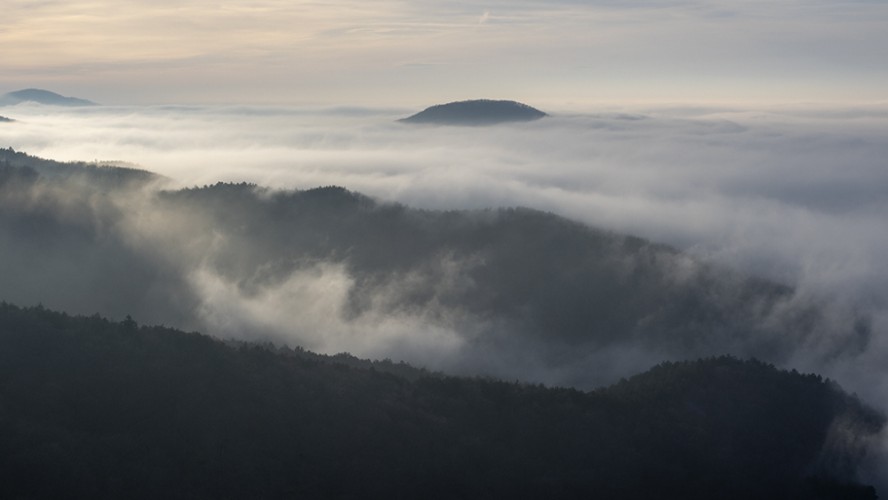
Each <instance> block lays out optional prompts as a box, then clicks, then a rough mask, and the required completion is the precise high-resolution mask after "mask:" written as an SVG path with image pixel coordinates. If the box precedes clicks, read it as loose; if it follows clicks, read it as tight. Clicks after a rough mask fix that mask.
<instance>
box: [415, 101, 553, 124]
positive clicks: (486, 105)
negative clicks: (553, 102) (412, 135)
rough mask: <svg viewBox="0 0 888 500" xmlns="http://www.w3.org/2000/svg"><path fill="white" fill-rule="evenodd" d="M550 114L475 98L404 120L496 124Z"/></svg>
mask: <svg viewBox="0 0 888 500" xmlns="http://www.w3.org/2000/svg"><path fill="white" fill-rule="evenodd" d="M546 116H548V115H547V114H546V113H544V112H542V111H540V110H538V109H536V108H533V107H531V106H528V105H527V104H523V103H520V102H515V101H503V100H493V99H475V100H470V101H457V102H449V103H447V104H437V105H435V106H431V107H428V108H426V109H424V110H422V111H420V112H419V113H416V114H415V115H411V116H408V117H407V118H403V119H401V120H400V121H401V122H405V123H430V124H438V125H495V124H497V123H508V122H526V121H533V120H539V119H540V118H543V117H546Z"/></svg>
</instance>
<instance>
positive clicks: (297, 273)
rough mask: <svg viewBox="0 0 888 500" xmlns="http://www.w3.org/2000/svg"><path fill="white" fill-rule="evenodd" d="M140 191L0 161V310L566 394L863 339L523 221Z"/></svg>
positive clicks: (135, 185) (688, 270)
mask: <svg viewBox="0 0 888 500" xmlns="http://www.w3.org/2000/svg"><path fill="white" fill-rule="evenodd" d="M157 180H158V177H157V176H154V175H153V174H150V173H148V172H145V171H141V170H134V169H125V168H109V167H103V166H96V165H95V164H83V163H59V162H53V161H50V160H42V159H39V158H35V157H33V156H29V155H26V154H24V153H20V152H15V151H12V150H11V149H0V255H2V256H3V258H2V259H0V276H2V277H3V279H2V280H0V299H2V300H8V301H10V302H13V303H18V304H37V303H42V304H44V305H46V306H48V307H50V308H54V309H58V310H64V311H67V312H70V313H81V314H92V313H93V312H99V313H101V314H103V315H107V316H110V317H114V318H117V319H122V318H123V317H124V316H125V315H126V314H132V315H134V316H136V317H138V318H140V319H141V320H142V321H145V322H149V323H157V324H167V325H173V326H177V327H180V328H184V329H188V330H200V331H205V332H208V333H211V334H214V335H218V336H225V337H231V338H243V337H239V336H240V335H242V334H243V333H244V331H245V330H246V331H248V332H249V333H250V334H252V335H255V336H254V337H252V338H262V339H273V340H275V341H279V342H290V343H294V344H299V345H305V346H306V347H310V348H312V349H315V350H319V351H323V352H328V353H329V352H338V351H348V352H352V353H355V354H362V352H361V351H360V349H361V348H364V349H366V350H365V351H364V352H363V353H364V354H372V355H373V356H381V357H392V358H397V359H407V360H414V361H417V362H421V363H427V362H429V361H427V360H431V361H434V362H436V363H437V364H436V365H434V366H432V368H434V369H437V370H443V371H449V372H451V373H462V374H481V373H483V374H490V375H495V376H500V377H503V378H507V379H510V380H513V379H516V378H519V379H522V380H530V381H542V382H546V383H550V384H557V385H571V386H575V387H581V388H590V387H595V386H597V385H600V384H602V383H605V382H612V381H613V380H616V379H618V378H619V377H620V376H624V375H627V374H629V373H635V372H637V371H639V370H642V369H644V368H647V367H648V366H650V365H651V364H653V363H655V362H657V361H659V360H663V359H688V358H697V357H706V356H712V355H719V354H733V355H737V356H740V357H756V358H759V359H764V360H766V361H768V362H773V363H778V364H779V363H784V362H786V361H787V360H789V359H798V358H805V359H812V360H819V359H835V358H836V357H840V356H854V355H857V354H859V353H860V352H863V351H864V350H865V349H866V348H867V345H868V343H869V342H870V336H871V333H872V327H871V324H870V319H869V317H868V316H867V315H866V314H864V313H858V312H857V311H856V310H853V309H848V310H844V309H842V310H836V309H834V308H831V307H829V306H830V305H831V304H830V303H829V302H827V301H826V300H824V299H822V298H821V297H816V296H811V295H806V294H797V293H796V292H795V290H793V288H791V287H789V286H784V285H782V284H779V283H774V282H770V281H767V280H763V279H758V278H756V277H755V276H747V275H743V274H740V273H737V272H733V271H731V270H728V269H724V268H720V267H717V266H712V265H707V264H706V263H703V262H700V261H698V260H695V259H694V258H692V257H690V256H688V255H687V254H683V253H681V252H679V251H677V250H675V249H673V248H669V247H667V246H664V245H659V244H656V243H653V242H650V241H646V240H644V239H641V238H636V237H633V236H628V235H623V234H617V233H613V232H609V231H605V230H601V229H597V228H592V227H589V226H586V225H584V224H581V223H578V222H575V221H570V220H567V219H565V218H563V217H559V216H557V215H555V214H551V213H545V212H540V211H537V210H532V209H527V208H493V209H490V210H474V211H429V210H419V209H415V208H410V207H406V206H403V205H399V204H393V203H385V202H380V201H377V200H373V199H371V198H369V197H367V196H364V195H361V194H358V193H354V192H351V191H348V190H346V189H344V188H340V187H323V188H316V189H308V190H273V189H267V188H262V187H260V186H255V185H249V184H223V183H219V184H215V185H211V186H204V187H198V188H192V189H183V190H175V191H158V190H155V189H143V188H144V187H145V186H153V185H155V184H156V182H157ZM240 326H247V327H248V328H240ZM330 339H333V340H332V341H331V340H330ZM802 351H803V352H802ZM590 363H592V364H596V365H597V366H600V367H602V368H601V371H600V372H599V371H596V372H594V373H590V372H589V371H588V370H585V368H584V367H585V366H588V365H589V364H590ZM607 365H610V371H609V372H608V371H607V368H606V367H607Z"/></svg>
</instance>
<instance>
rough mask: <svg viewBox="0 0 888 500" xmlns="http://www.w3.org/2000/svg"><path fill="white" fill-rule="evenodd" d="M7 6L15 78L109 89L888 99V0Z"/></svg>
mask: <svg viewBox="0 0 888 500" xmlns="http://www.w3.org/2000/svg"><path fill="white" fill-rule="evenodd" d="M0 3H2V9H0V10H2V15H0V92H7V91H11V90H16V89H20V88H26V87H38V88H45V89H49V90H53V91H56V92H59V93H61V94H64V95H72V96H76V97H82V98H87V99H91V100H94V101H98V102H101V103H106V104H158V103H253V104H262V103H266V104H275V103H280V104H283V103H288V104H302V103H310V104H354V105H405V106H417V105H421V104H433V103H436V102H444V101H449V100H457V99H467V98H475V97H490V98H510V99H518V100H523V101H525V102H529V103H531V104H535V105H536V104H539V105H546V104H549V105H554V106H570V105H571V104H573V103H597V102H663V101H669V102H765V103H767V102H799V101H801V102H867V101H885V100H888V0H851V1H837V0H772V1H760V0H743V1H733V2H727V1H723V0H627V1H618V0H554V1H553V0H546V1H542V0H509V1H506V0H488V1H485V2H475V1H470V0H440V1H432V0H338V1H330V2H312V1H298V0H295V1H294V0H258V1H227V2H225V1H213V2H211V1H205V0H176V1H171V0H114V1H113V2H112V1H102V0H96V1H68V0H65V1H61V0H0Z"/></svg>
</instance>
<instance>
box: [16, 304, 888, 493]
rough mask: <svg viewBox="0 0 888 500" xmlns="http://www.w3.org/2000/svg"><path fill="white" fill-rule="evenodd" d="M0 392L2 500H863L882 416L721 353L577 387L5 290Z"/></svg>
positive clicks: (822, 385)
mask: <svg viewBox="0 0 888 500" xmlns="http://www.w3.org/2000/svg"><path fill="white" fill-rule="evenodd" d="M401 372H403V373H404V375H401ZM0 401H2V403H3V404H2V405H0V466H2V468H3V472H4V474H3V475H4V480H3V481H2V482H0V497H2V498H33V499H43V498H133V499H140V498H172V499H178V498H183V499H184V498H189V499H191V498H343V499H344V498H370V499H373V498H380V499H383V498H384V499H391V498H427V499H439V498H440V499H449V498H553V499H558V498H621V499H650V498H662V499H671V498H676V499H678V498H681V499H697V498H700V499H703V498H722V499H749V498H761V499H778V498H779V499H809V498H820V499H851V500H853V499H867V500H872V499H875V498H876V492H875V490H874V489H873V488H872V487H870V486H866V485H862V484H860V483H858V482H857V481H856V480H855V477H854V476H855V472H856V469H857V467H858V466H859V463H860V460H861V457H862V456H863V455H864V453H865V452H866V451H867V450H866V448H865V444H864V443H866V442H867V440H868V438H870V437H871V436H874V435H875V434H877V433H878V432H879V431H880V430H881V429H882V427H883V426H884V423H885V418H884V416H883V415H881V414H878V413H876V412H875V411H873V410H872V409H869V408H868V407H866V406H865V405H863V404H862V403H861V402H860V401H858V400H857V399H856V398H855V397H853V396H849V395H848V394H846V393H844V392H843V391H842V390H841V389H840V388H839V387H838V386H837V385H836V384H834V383H832V382H830V381H828V380H824V379H822V378H821V377H819V376H817V375H803V374H799V373H797V372H795V371H793V372H787V371H781V370H778V369H776V368H774V367H773V366H771V365H768V364H765V363H761V362H758V361H741V360H738V359H736V358H731V357H717V358H707V359H701V360H698V361H687V362H681V363H665V364H661V365H658V366H657V367H655V368H654V369H652V370H650V371H648V372H646V373H644V374H642V375H639V376H636V377H632V378H630V379H628V380H624V381H622V382H621V383H619V384H617V385H614V386H611V387H609V388H606V389H601V390H597V391H594V392H580V391H577V390H572V389H557V388H545V387H542V386H538V385H525V384H517V383H506V382H500V381H496V380H491V379H478V378H474V379H472V378H457V377H445V376H440V375H438V376H425V375H424V374H423V373H422V372H421V371H417V370H415V369H410V368H409V367H400V368H398V367H396V366H387V367H385V366H382V365H381V364H379V363H373V362H360V361H359V360H356V359H353V358H350V357H348V356H332V357H330V356H320V355H315V354H311V353H307V352H305V351H301V350H295V351H293V350H289V349H278V348H274V347H269V346H259V345H255V344H240V345H238V346H231V345H227V344H224V343H222V342H220V341H217V340H214V339H212V338H210V337H207V336H204V335H201V334H198V333H185V332H182V331H178V330H174V329H170V328H165V327H158V326H141V325H139V324H138V323H136V321H134V320H133V319H132V318H129V317H127V318H126V320H124V321H122V322H114V321H109V320H107V319H105V318H102V317H100V316H98V315H93V316H89V317H86V316H69V315H67V314H64V313H58V312H52V311H50V310H47V309H45V308H43V307H41V306H38V307H32V308H20V307H16V306H13V305H9V304H6V303H0ZM836 430H840V432H835V431H836Z"/></svg>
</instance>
